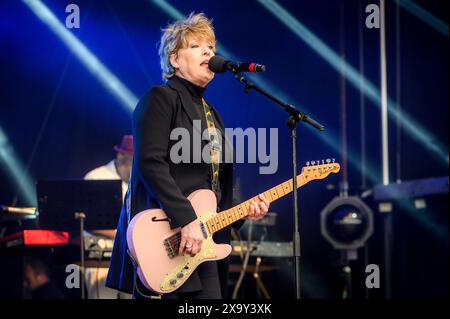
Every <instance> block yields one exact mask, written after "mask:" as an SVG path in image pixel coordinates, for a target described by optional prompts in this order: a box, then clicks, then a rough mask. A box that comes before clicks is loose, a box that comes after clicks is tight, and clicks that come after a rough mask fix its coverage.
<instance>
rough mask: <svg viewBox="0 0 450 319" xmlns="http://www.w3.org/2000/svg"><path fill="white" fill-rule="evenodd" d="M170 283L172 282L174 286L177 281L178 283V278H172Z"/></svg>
mask: <svg viewBox="0 0 450 319" xmlns="http://www.w3.org/2000/svg"><path fill="white" fill-rule="evenodd" d="M169 283H170V284H171V285H172V286H175V285H176V283H177V280H176V279H171V280H170V282H169Z"/></svg>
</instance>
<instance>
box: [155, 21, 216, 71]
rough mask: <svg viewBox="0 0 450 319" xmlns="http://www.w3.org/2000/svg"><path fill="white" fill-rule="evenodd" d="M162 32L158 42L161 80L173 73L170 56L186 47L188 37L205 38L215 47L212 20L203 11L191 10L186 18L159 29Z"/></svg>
mask: <svg viewBox="0 0 450 319" xmlns="http://www.w3.org/2000/svg"><path fill="white" fill-rule="evenodd" d="M161 31H162V32H163V34H162V36H161V41H160V43H159V50H158V54H159V60H160V64H161V71H162V77H163V80H168V79H170V78H171V77H173V76H174V74H175V69H174V67H173V66H172V65H171V64H170V57H171V56H172V55H174V54H177V53H178V50H180V49H182V48H187V47H188V45H189V43H188V40H189V37H190V36H193V37H195V38H196V39H201V40H206V41H208V42H211V44H213V46H214V47H215V43H216V36H215V34H214V28H213V26H212V20H210V19H208V18H207V17H206V16H205V15H204V14H203V13H197V14H195V13H194V12H192V13H191V14H190V15H189V16H188V17H187V18H186V19H184V20H178V21H175V22H174V23H172V24H169V25H168V26H167V27H166V28H164V29H162V30H161Z"/></svg>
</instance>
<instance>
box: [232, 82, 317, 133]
mask: <svg viewBox="0 0 450 319" xmlns="http://www.w3.org/2000/svg"><path fill="white" fill-rule="evenodd" d="M234 77H235V78H236V79H237V80H238V81H239V82H242V83H244V84H245V88H244V92H245V93H248V92H249V91H250V90H251V89H253V90H255V91H257V92H259V93H261V94H262V95H264V96H265V97H267V98H268V99H269V100H271V101H273V102H275V103H276V104H278V105H279V106H281V107H282V108H283V109H284V110H285V111H286V112H287V113H289V114H290V115H291V116H292V117H293V119H294V120H295V121H296V122H299V121H303V122H306V123H308V124H309V125H311V126H312V127H314V128H316V129H318V130H319V131H324V130H325V126H323V125H322V124H320V123H318V122H316V121H315V120H313V119H312V118H311V117H309V116H307V115H306V114H304V113H302V112H300V111H299V110H297V108H296V107H295V106H293V105H291V104H287V103H284V102H283V101H281V100H280V99H278V98H276V97H275V96H273V95H271V94H269V93H267V92H266V91H264V90H263V89H261V88H260V87H258V86H256V85H255V84H254V83H252V82H249V81H248V80H247V79H246V78H245V77H244V76H242V75H241V74H240V73H235V75H234Z"/></svg>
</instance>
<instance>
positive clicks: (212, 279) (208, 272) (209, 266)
mask: <svg viewBox="0 0 450 319" xmlns="http://www.w3.org/2000/svg"><path fill="white" fill-rule="evenodd" d="M196 271H197V273H198V276H199V277H200V281H201V283H202V290H199V291H193V292H180V293H177V292H176V291H175V292H172V293H169V294H164V295H162V297H161V299H178V300H190V299H222V293H221V290H220V281H219V273H218V270H217V262H215V261H207V262H204V263H202V264H201V265H200V266H198V267H197V269H196ZM156 296H158V295H156V294H155V293H154V292H152V291H150V290H148V289H147V288H146V287H145V286H144V285H143V284H142V282H141V281H140V280H139V277H137V276H136V282H135V288H134V292H133V299H151V298H152V297H156Z"/></svg>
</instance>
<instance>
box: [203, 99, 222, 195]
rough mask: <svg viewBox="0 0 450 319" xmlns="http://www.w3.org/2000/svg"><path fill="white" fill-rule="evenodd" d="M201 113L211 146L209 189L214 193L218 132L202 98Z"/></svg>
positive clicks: (219, 143) (217, 168) (219, 153)
mask: <svg viewBox="0 0 450 319" xmlns="http://www.w3.org/2000/svg"><path fill="white" fill-rule="evenodd" d="M202 104H203V111H204V112H205V118H206V125H207V128H208V135H209V141H210V145H211V150H210V155H211V189H212V191H213V192H214V193H216V191H217V188H218V183H219V165H220V157H221V154H222V147H221V141H219V135H218V130H217V128H216V125H215V123H214V118H213V115H212V111H211V108H210V106H209V105H208V103H206V101H205V99H204V98H202Z"/></svg>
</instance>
